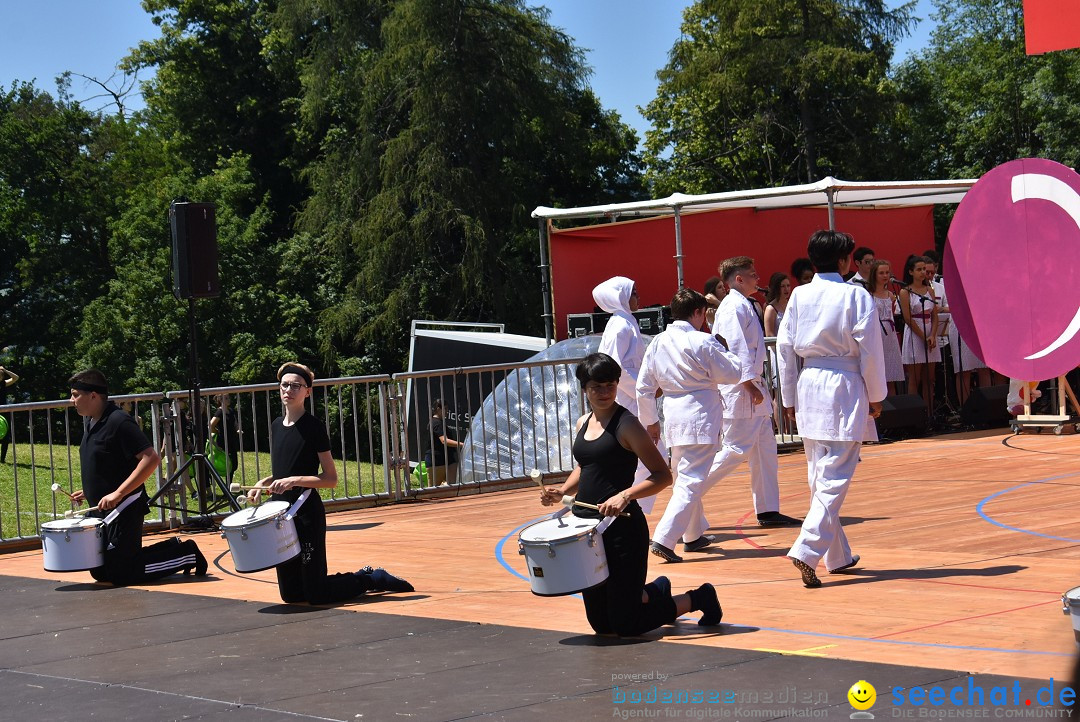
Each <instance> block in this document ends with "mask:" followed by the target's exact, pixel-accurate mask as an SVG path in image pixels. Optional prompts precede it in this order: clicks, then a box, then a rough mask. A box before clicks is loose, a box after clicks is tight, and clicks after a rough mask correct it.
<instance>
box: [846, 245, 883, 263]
mask: <svg viewBox="0 0 1080 722" xmlns="http://www.w3.org/2000/svg"><path fill="white" fill-rule="evenodd" d="M867 256H877V254H876V253H874V249H873V248H867V247H866V246H859V247H858V248H856V249H855V252H854V253H852V254H851V257H852V258H854V259H855V262H856V263H858V262H859V261H861V260H862V259H864V258H866V257H867Z"/></svg>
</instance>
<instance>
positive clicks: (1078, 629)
mask: <svg viewBox="0 0 1080 722" xmlns="http://www.w3.org/2000/svg"><path fill="white" fill-rule="evenodd" d="M1061 611H1063V612H1064V613H1065V614H1068V615H1069V616H1070V617H1072V627H1073V638H1074V639H1075V640H1076V646H1077V647H1080V587H1073V588H1072V589H1070V590H1069V591H1067V592H1065V593H1064V594H1062V595H1061Z"/></svg>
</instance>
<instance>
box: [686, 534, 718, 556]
mask: <svg viewBox="0 0 1080 722" xmlns="http://www.w3.org/2000/svg"><path fill="white" fill-rule="evenodd" d="M715 541H716V537H714V536H713V535H712V534H702V535H701V536H699V537H698V538H697V539H695V540H694V541H688V542H683V550H684V551H688V552H699V551H701V550H702V549H704V548H706V547H707V546H709V545H710V544H712V543H713V542H715Z"/></svg>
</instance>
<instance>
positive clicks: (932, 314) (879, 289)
mask: <svg viewBox="0 0 1080 722" xmlns="http://www.w3.org/2000/svg"><path fill="white" fill-rule="evenodd" d="M896 269H900V270H901V273H900V277H899V278H898V277H897V275H896V273H895V271H896ZM940 271H941V263H940V256H939V254H938V253H937V252H936V251H934V250H927V251H923V252H922V253H921V254H911V255H909V256H908V257H907V258H906V259H904V262H903V265H902V267H901V266H900V265H899V264H894V263H893V262H892V261H889V260H885V259H882V258H877V256H876V254H875V253H874V250H873V249H872V248H869V247H866V246H860V247H858V248H856V249H855V251H854V252H853V253H852V272H851V273H850V274H848V276H847V277H846V279H845V280H846V281H847V282H848V283H851V284H855V285H858V286H861V287H863V288H865V289H866V290H867V291H868V292H869V293H870V295H871V296H872V297H873V300H874V305H875V307H876V309H877V315H878V320H879V322H880V324H881V333H882V353H883V357H884V358H883V363H884V368H885V375H886V382H887V384H888V392H889V395H890V396H892V395H897V394H916V395H919V396H921V397H922V399H923V402H924V403H925V404H926V407H927V409H928V410H929V411H930V414H931V417H932V418H938V419H945V418H946V417H947V416H948V415H949V414H950V413H953V414H955V413H956V412H957V411H958V410H959V409H960V407H961V406H963V404H964V403H965V402H966V401H967V399H968V397H969V396H970V394H971V390H972V388H976V387H979V388H985V387H988V386H990V385H994V384H1003V383H1006V380H1005V379H1004V378H1003V377H1002V376H1001V375H1000V374H997V373H995V372H993V371H991V370H990V369H989V368H987V366H986V364H985V363H983V361H982V360H981V359H980V358H979V357H978V356H977V355H976V354H975V353H974V352H973V351H972V350H971V348H970V346H968V344H967V343H966V342H965V341H964V339H963V338H962V337H961V336H960V333H959V331H958V330H957V328H956V325H955V324H954V323H952V317H951V314H950V309H949V300H948V294H947V289H946V288H945V285H944V281H943V280H942V277H941V275H940ZM813 277H814V266H813V264H812V263H811V262H810V259H808V258H797V259H795V261H793V262H792V264H791V269H790V274H789V273H784V272H781V271H777V272H775V273H773V274H772V275H771V276H770V277H769V282H768V285H767V286H766V287H765V288H764V289H762V291H763V294H762V295H763V296H764V299H765V303H764V305H763V306H762V307H760V308H759V312H760V314H761V319H762V325H763V326H764V329H765V335H766V336H769V337H775V336H776V335H777V332H778V330H779V327H780V322H781V320H782V319H783V318H784V312H785V311H786V309H787V305H788V301H789V300H790V298H791V291H792V289H793V288H795V287H797V286H800V285H805V284H808V283H810V281H811V280H812V279H813ZM705 293H706V298H708V299H710V303H711V304H713V307H714V308H715V307H719V304H720V300H721V299H723V297H724V296H725V295H726V293H727V291H726V288H725V287H724V285H723V282H722V281H720V279H719V278H717V277H714V278H711V279H709V281H707V282H706V285H705ZM709 321H710V327H711V321H712V319H711V318H710V319H709ZM769 358H770V362H771V367H772V369H774V372H773V379H774V381H775V368H776V359H775V355H772V354H770V357H769ZM948 380H952V382H953V385H952V388H946V387H945V382H946V381H948Z"/></svg>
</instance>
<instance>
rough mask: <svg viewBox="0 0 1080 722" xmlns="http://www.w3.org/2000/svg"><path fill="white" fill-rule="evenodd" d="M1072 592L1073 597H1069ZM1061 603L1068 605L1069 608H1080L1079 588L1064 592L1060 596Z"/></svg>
mask: <svg viewBox="0 0 1080 722" xmlns="http://www.w3.org/2000/svg"><path fill="white" fill-rule="evenodd" d="M1073 592H1076V595H1075V596H1069V595H1070V594H1072V593H1073ZM1061 601H1062V602H1064V603H1065V604H1068V605H1069V606H1070V607H1080V587H1073V588H1072V589H1070V590H1068V591H1066V592H1064V593H1063V594H1062V595H1061Z"/></svg>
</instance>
